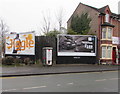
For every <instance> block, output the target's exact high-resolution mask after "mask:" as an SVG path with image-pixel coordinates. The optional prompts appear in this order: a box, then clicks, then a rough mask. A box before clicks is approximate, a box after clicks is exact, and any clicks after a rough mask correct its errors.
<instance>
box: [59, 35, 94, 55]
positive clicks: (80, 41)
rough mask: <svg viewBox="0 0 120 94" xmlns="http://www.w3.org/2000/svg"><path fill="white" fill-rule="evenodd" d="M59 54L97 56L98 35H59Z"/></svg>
mask: <svg viewBox="0 0 120 94" xmlns="http://www.w3.org/2000/svg"><path fill="white" fill-rule="evenodd" d="M57 40H58V41H57V51H58V56H96V36H92V35H58V37H57Z"/></svg>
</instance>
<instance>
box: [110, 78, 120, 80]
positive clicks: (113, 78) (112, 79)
mask: <svg viewBox="0 0 120 94" xmlns="http://www.w3.org/2000/svg"><path fill="white" fill-rule="evenodd" d="M118 79H119V78H111V79H109V80H118Z"/></svg>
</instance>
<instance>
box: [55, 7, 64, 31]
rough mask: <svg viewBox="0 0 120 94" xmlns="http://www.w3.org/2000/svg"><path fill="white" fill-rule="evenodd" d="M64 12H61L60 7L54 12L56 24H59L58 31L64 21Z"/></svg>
mask: <svg viewBox="0 0 120 94" xmlns="http://www.w3.org/2000/svg"><path fill="white" fill-rule="evenodd" d="M64 16H65V15H64V14H63V9H62V8H61V9H60V10H59V11H58V12H57V14H56V19H57V21H58V26H59V31H61V29H62V25H63V23H64Z"/></svg>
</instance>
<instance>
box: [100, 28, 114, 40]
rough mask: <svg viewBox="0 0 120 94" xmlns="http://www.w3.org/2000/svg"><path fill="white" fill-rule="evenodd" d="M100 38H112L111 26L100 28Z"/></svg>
mask: <svg viewBox="0 0 120 94" xmlns="http://www.w3.org/2000/svg"><path fill="white" fill-rule="evenodd" d="M102 39H105V40H111V39H112V28H109V27H104V28H102Z"/></svg>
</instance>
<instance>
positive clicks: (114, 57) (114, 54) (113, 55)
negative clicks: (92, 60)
mask: <svg viewBox="0 0 120 94" xmlns="http://www.w3.org/2000/svg"><path fill="white" fill-rule="evenodd" d="M112 64H116V47H113V50H112Z"/></svg>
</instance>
